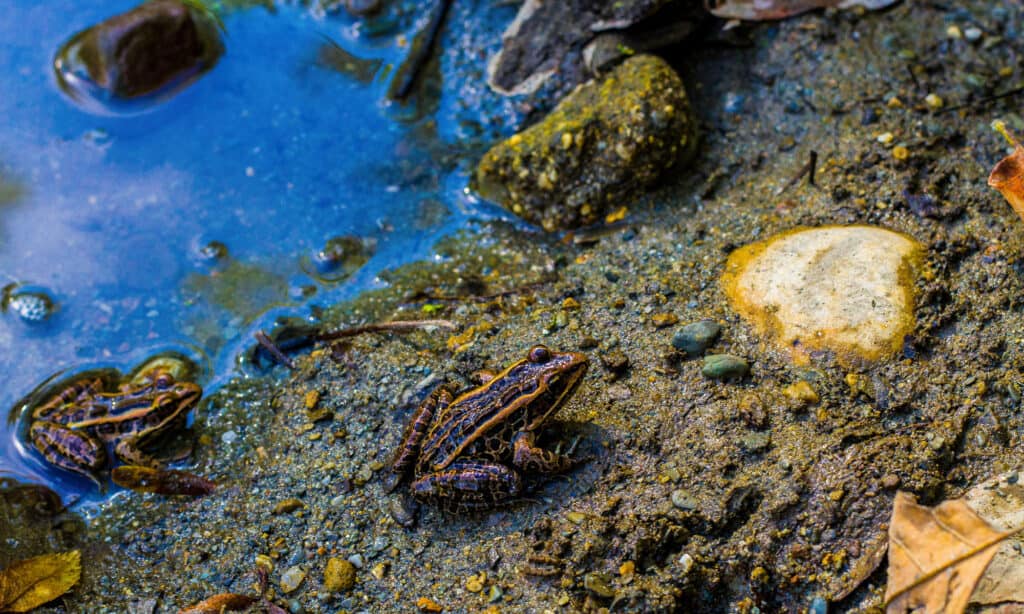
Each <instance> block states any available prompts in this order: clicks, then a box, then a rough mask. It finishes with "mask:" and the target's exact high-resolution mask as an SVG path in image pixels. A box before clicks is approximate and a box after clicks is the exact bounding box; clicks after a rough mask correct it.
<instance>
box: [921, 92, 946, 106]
mask: <svg viewBox="0 0 1024 614" xmlns="http://www.w3.org/2000/svg"><path fill="white" fill-rule="evenodd" d="M924 103H925V104H926V105H928V108H929V109H934V110H938V109H941V108H942V106H943V105H944V104H946V101H945V100H943V99H942V97H941V96H939V95H938V94H928V95H927V96H925V97H924Z"/></svg>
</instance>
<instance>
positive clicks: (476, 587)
mask: <svg viewBox="0 0 1024 614" xmlns="http://www.w3.org/2000/svg"><path fill="white" fill-rule="evenodd" d="M466 590H467V591H469V592H471V593H479V592H480V591H482V590H484V585H483V582H481V581H480V578H478V577H476V576H475V575H473V576H470V577H469V579H468V580H466Z"/></svg>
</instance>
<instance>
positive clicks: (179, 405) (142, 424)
mask: <svg viewBox="0 0 1024 614" xmlns="http://www.w3.org/2000/svg"><path fill="white" fill-rule="evenodd" d="M104 387H105V386H104V382H103V379H102V378H98V377H97V378H85V379H80V380H78V381H75V382H73V383H72V384H71V385H69V386H68V387H67V388H65V389H63V390H62V391H61V392H59V393H57V394H56V395H54V396H53V397H52V398H50V399H49V400H47V401H46V402H44V403H42V404H41V405H39V406H38V407H37V408H36V409H35V410H34V411H33V412H32V423H31V425H30V426H29V438H30V439H31V441H32V445H33V446H34V447H35V448H36V450H38V451H39V452H40V454H42V455H43V457H44V458H46V460H48V461H49V462H50V463H52V464H53V465H56V466H57V467H60V468H61V469H66V470H68V471H73V472H75V473H78V474H80V475H83V476H85V477H87V478H89V479H91V480H93V481H95V482H97V483H99V479H98V478H97V473H98V472H99V471H100V470H102V469H104V468H105V467H106V466H107V445H108V444H110V445H112V446H113V448H114V455H115V456H117V458H118V459H120V460H121V461H123V462H125V463H129V464H132V465H145V466H148V467H155V466H159V464H160V463H159V462H158V461H157V460H156V459H154V458H153V457H151V456H149V455H148V454H147V453H146V452H144V451H143V449H144V448H148V447H150V446H151V445H152V444H154V443H155V442H157V441H159V440H160V439H161V438H162V437H165V436H167V435H169V434H172V433H174V432H176V431H177V430H179V429H181V428H183V427H184V426H185V419H186V416H187V415H188V412H189V411H190V410H191V409H192V408H193V407H195V405H196V403H197V402H198V401H199V397H200V396H202V394H203V390H202V388H200V387H199V386H197V385H196V384H193V383H189V382H177V381H175V379H174V376H173V375H171V373H170V372H169V371H168V370H167V369H164V368H160V367H157V368H154V369H152V370H149V371H145V372H143V373H141V374H140V375H139V376H137V377H136V378H135V379H133V380H132V382H130V383H126V384H122V385H121V386H120V387H119V389H118V390H116V391H106V390H104Z"/></svg>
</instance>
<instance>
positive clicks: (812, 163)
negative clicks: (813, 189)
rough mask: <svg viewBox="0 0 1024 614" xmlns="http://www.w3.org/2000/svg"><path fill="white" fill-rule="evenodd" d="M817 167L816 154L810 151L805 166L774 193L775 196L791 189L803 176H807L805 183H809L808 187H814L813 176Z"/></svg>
mask: <svg viewBox="0 0 1024 614" xmlns="http://www.w3.org/2000/svg"><path fill="white" fill-rule="evenodd" d="M817 167H818V152H816V151H814V150H813V149H812V150H811V155H810V156H809V157H808V159H807V164H804V165H803V166H802V167H800V170H799V172H797V174H796V175H794V176H793V178H792V179H790V180H789V181H788V182H786V185H784V186H782V187H781V188H779V190H778V191H777V192H775V195H776V196H779V195H781V194H782V193H783V192H785V191H786V190H788V189H789V188H791V187H793V186H794V185H795V184H796V182H798V181H800V180H801V179H802V178H803V176H804V175H808V178H807V183H809V184H810V185H814V174H815V172H816V171H817Z"/></svg>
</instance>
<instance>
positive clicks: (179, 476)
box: [110, 465, 217, 497]
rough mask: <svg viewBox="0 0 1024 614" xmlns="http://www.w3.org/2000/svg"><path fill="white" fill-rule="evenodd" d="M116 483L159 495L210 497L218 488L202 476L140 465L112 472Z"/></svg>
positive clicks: (124, 466) (127, 466)
mask: <svg viewBox="0 0 1024 614" xmlns="http://www.w3.org/2000/svg"><path fill="white" fill-rule="evenodd" d="M110 477H111V479H112V480H114V483H115V484H117V485H118V486H123V487H124V488H130V489H132V490H134V491H137V492H151V493H156V494H158V495H189V496H191V497H198V496H200V495H208V494H210V493H212V492H213V491H214V489H215V488H216V487H217V485H216V484H214V483H213V482H211V481H210V480H207V479H206V478H204V477H202V476H198V475H196V474H194V473H189V472H187V471H176V470H173V469H151V468H149V467H142V466H140V465H122V466H120V467H115V468H114V470H113V471H111V472H110Z"/></svg>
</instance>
